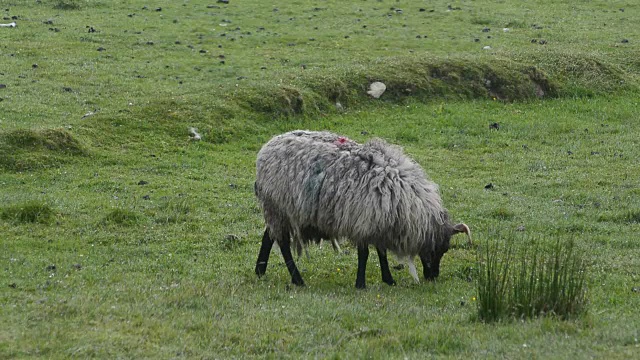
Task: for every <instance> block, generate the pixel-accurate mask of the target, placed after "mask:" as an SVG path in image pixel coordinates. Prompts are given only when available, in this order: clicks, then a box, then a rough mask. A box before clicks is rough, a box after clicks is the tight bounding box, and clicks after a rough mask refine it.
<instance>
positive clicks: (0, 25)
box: [0, 21, 17, 27]
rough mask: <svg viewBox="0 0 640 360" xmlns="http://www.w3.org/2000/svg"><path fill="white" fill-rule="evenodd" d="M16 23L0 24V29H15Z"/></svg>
mask: <svg viewBox="0 0 640 360" xmlns="http://www.w3.org/2000/svg"><path fill="white" fill-rule="evenodd" d="M16 26H17V25H16V22H15V21H14V22H10V23H8V24H0V27H16Z"/></svg>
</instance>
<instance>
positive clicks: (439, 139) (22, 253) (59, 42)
mask: <svg viewBox="0 0 640 360" xmlns="http://www.w3.org/2000/svg"><path fill="white" fill-rule="evenodd" d="M448 5H451V7H448ZM458 8H459V9H458ZM423 10H424V11H423ZM0 15H1V17H2V18H4V20H2V21H0V23H10V22H12V21H15V22H16V23H17V27H15V28H5V27H1V28H0V84H2V85H4V86H0V265H1V266H0V358H38V357H41V358H68V357H78V358H91V357H96V358H243V357H259V358H263V357H266V358H300V357H305V358H316V357H317V358H411V359H413V358H425V357H438V358H440V357H442V358H469V357H471V358H523V357H527V358H593V357H595V358H612V359H627V358H634V357H638V356H639V355H640V344H639V342H638V337H639V336H640V317H638V315H637V314H638V309H640V270H639V269H640V242H639V241H638V237H637V232H638V230H639V229H640V224H639V223H640V190H639V189H640V180H638V174H640V160H639V159H640V150H639V148H640V147H639V145H640V144H639V143H638V142H639V141H638V139H639V138H640V126H639V125H638V124H639V120H640V118H639V116H638V113H639V112H638V109H639V100H638V99H640V96H639V95H640V88H639V87H638V74H639V73H640V61H638V60H637V59H639V58H640V56H638V55H640V51H639V48H638V42H639V41H640V28H639V27H637V26H634V25H635V23H636V22H637V21H636V20H637V19H638V17H639V16H640V5H638V4H636V3H635V2H632V1H616V2H607V1H591V2H575V1H536V2H535V3H534V2H524V1H511V2H491V1H484V0H482V1H480V0H478V1H462V2H458V3H451V2H445V1H430V2H409V1H357V2H355V1H354V2H347V3H346V4H345V3H344V2H338V1H304V0H300V1H290V2H280V3H278V4H276V5H274V4H273V3H270V2H261V1H253V0H251V1H234V0H230V1H229V4H228V5H226V4H223V3H217V2H215V1H210V2H207V1H186V0H185V1H155V2H153V3H151V2H145V1H138V0H128V1H124V0H121V1H90V0H42V1H38V2H36V1H29V2H22V1H20V2H19V1H6V0H0ZM485 28H487V29H488V30H485V31H483V30H484V29H485ZM505 28H506V29H508V30H504V29H505ZM418 36H420V37H418ZM489 37H490V38H489ZM476 39H477V40H476ZM534 39H535V42H532V40H534ZM541 40H544V42H542V41H541ZM485 46H489V47H490V49H486V50H485V49H483V48H484V47H485ZM223 62H224V63H223ZM486 80H490V81H489V83H487V82H486ZM371 81H383V82H385V83H386V84H387V86H388V90H387V92H386V93H385V94H384V95H383V96H382V97H381V99H379V100H374V99H370V98H368V97H367V95H366V89H367V86H368V84H369V83H370V82H371ZM541 91H542V92H541ZM336 102H339V103H341V104H342V110H340V109H339V108H337V107H336ZM89 112H92V113H93V114H92V115H86V116H85V114H88V113H89ZM494 123H497V124H498V125H497V126H496V125H494V126H493V127H492V126H490V125H491V124H494ZM192 126H193V127H196V128H198V132H200V133H201V134H202V140H201V141H191V140H190V138H189V133H188V128H189V127H192ZM496 127H497V129H496ZM298 128H304V129H314V130H320V129H327V130H332V131H335V132H339V133H341V134H344V135H346V136H349V137H350V138H353V139H355V140H357V141H366V140H367V139H369V138H371V137H374V136H377V137H382V138H384V139H386V140H388V141H389V142H392V143H396V144H399V145H402V146H403V147H404V149H405V152H406V153H408V154H409V155H410V156H412V157H413V158H414V159H415V160H416V161H417V162H418V163H420V164H421V165H422V166H423V167H424V168H425V170H426V171H427V173H428V174H429V175H430V177H431V178H432V179H433V180H434V181H435V182H437V183H439V184H440V185H441V192H442V196H443V199H444V202H445V205H446V206H447V208H448V209H449V211H450V213H451V215H452V217H453V219H454V220H455V221H464V222H465V223H467V224H469V225H470V226H471V228H472V230H473V232H474V240H475V241H477V242H478V243H479V244H480V246H481V247H482V246H483V244H488V243H490V242H515V243H525V242H531V241H547V240H554V239H560V240H561V241H562V240H564V241H566V240H569V239H573V240H574V241H575V242H576V247H577V249H578V250H580V251H581V252H582V253H584V254H585V256H586V259H587V262H588V267H587V269H588V271H587V275H586V279H587V283H588V293H587V298H588V306H587V307H588V309H587V312H586V314H584V315H581V316H579V317H576V318H572V319H570V320H559V319H556V318H554V317H543V318H540V319H534V320H526V321H520V320H513V321H503V322H498V323H491V324H487V323H483V322H482V321H480V320H479V319H478V315H477V312H478V311H477V288H476V281H477V271H478V266H477V252H478V251H480V250H478V249H475V248H469V247H466V246H458V247H455V248H453V249H451V250H450V251H449V252H448V253H447V254H446V255H445V256H444V258H443V263H442V267H441V275H440V278H439V279H438V281H436V282H434V283H425V282H423V283H421V284H414V283H413V280H412V279H411V277H410V276H409V274H408V272H407V271H406V269H404V270H396V269H392V273H393V276H394V278H395V279H396V281H397V282H398V285H397V286H395V287H389V286H387V285H386V284H384V283H382V282H381V280H380V274H379V271H378V264H377V257H375V256H371V258H370V260H369V271H368V273H367V284H368V289H367V290H364V291H358V290H356V289H355V288H354V282H355V273H356V267H357V260H356V251H355V249H354V248H352V247H350V246H348V245H345V246H344V248H343V250H344V251H343V252H342V253H340V254H336V253H334V252H333V251H332V250H331V247H330V246H326V245H325V246H324V247H322V248H319V247H312V248H311V249H310V255H311V256H310V258H306V257H302V258H300V259H299V260H297V262H298V266H299V267H300V269H301V272H302V276H303V277H304V279H305V281H306V283H307V286H306V287H304V288H298V287H294V286H292V285H290V277H289V275H288V272H287V270H286V267H285V266H284V264H283V262H282V260H281V257H280V256H279V254H278V253H277V252H274V254H273V257H272V261H271V265H270V266H269V269H268V272H267V276H265V277H264V278H262V279H257V278H256V276H255V274H254V272H253V268H254V265H255V259H256V256H257V253H258V249H259V246H260V245H259V244H260V239H261V234H262V231H263V230H264V228H263V227H264V224H263V220H262V216H261V211H260V208H259V207H258V204H257V201H256V199H255V196H254V194H253V181H254V177H255V164H254V162H255V157H256V154H257V151H258V150H259V149H260V147H261V146H262V144H264V143H265V142H266V141H267V140H268V139H270V138H271V136H273V135H275V134H278V133H281V132H284V131H287V130H292V129H298ZM489 184H491V185H492V186H487V185H489ZM458 240H459V241H460V243H463V240H464V239H462V238H460V239H458ZM396 264H397V262H396V261H395V259H393V260H391V265H396Z"/></svg>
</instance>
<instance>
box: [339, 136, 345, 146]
mask: <svg viewBox="0 0 640 360" xmlns="http://www.w3.org/2000/svg"><path fill="white" fill-rule="evenodd" d="M346 142H347V138H346V137H344V136H340V137H339V138H338V141H337V143H338V144H340V145H342V144H344V143H346Z"/></svg>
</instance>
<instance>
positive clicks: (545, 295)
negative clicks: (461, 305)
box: [477, 234, 587, 322]
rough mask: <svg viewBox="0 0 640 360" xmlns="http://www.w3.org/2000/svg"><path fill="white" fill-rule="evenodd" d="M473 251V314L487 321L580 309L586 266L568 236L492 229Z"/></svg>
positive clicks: (570, 312)
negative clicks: (475, 305) (475, 310)
mask: <svg viewBox="0 0 640 360" xmlns="http://www.w3.org/2000/svg"><path fill="white" fill-rule="evenodd" d="M494 235H497V236H492V237H493V239H490V240H489V242H488V243H487V244H486V245H485V246H483V247H482V249H481V250H480V251H479V252H478V269H479V276H478V282H477V291H478V296H477V299H478V316H479V318H480V319H481V320H483V321H487V322H491V321H498V320H502V319H506V318H517V319H524V318H534V317H538V316H546V315H552V316H557V317H559V318H561V319H568V318H571V317H575V316H577V315H580V314H582V313H584V311H585V310H586V303H587V297H586V293H587V287H586V265H585V261H584V257H583V255H582V254H581V252H580V251H578V250H577V248H576V245H575V241H574V240H573V239H568V240H565V239H561V238H560V237H557V238H556V239H555V240H554V241H548V240H545V239H539V240H534V239H531V238H527V237H524V238H523V239H522V240H523V241H519V242H517V241H515V239H514V236H509V237H507V238H505V237H503V236H501V235H500V234H494Z"/></svg>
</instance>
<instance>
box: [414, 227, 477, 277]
mask: <svg viewBox="0 0 640 360" xmlns="http://www.w3.org/2000/svg"><path fill="white" fill-rule="evenodd" d="M459 233H465V234H467V237H468V239H469V244H470V245H471V244H472V240H471V230H470V229H469V227H468V226H467V225H465V224H462V223H461V224H456V225H451V224H449V223H448V222H446V223H445V224H444V225H443V227H442V232H441V233H440V234H438V235H437V237H438V238H437V239H435V240H436V241H435V246H428V245H425V246H424V247H423V248H422V249H421V250H420V260H421V261H422V269H423V274H424V278H425V279H426V280H434V279H435V278H437V277H438V275H440V260H442V256H443V255H444V254H445V253H446V252H447V251H448V250H449V242H450V241H451V237H452V236H453V235H455V234H459Z"/></svg>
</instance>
